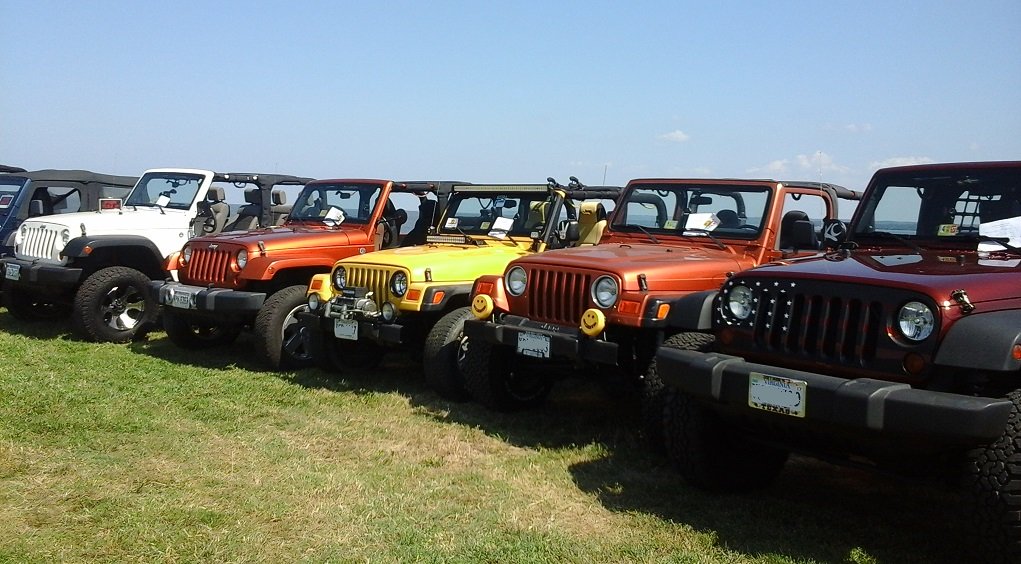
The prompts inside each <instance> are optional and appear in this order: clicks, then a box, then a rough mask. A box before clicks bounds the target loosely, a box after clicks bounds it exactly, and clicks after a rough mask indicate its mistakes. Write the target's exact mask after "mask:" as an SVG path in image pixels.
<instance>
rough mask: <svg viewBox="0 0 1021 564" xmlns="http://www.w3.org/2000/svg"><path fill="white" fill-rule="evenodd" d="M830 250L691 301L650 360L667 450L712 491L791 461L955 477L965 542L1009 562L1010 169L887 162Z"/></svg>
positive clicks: (1019, 211)
mask: <svg viewBox="0 0 1021 564" xmlns="http://www.w3.org/2000/svg"><path fill="white" fill-rule="evenodd" d="M824 232H825V234H826V236H827V242H828V244H829V246H830V247H832V250H831V251H830V252H827V253H825V254H823V255H819V256H816V257H811V258H805V259H800V260H792V261H785V262H783V263H782V264H771V265H765V266H760V267H758V268H754V269H751V270H747V271H744V272H740V273H738V274H735V275H734V276H731V277H730V278H729V279H728V280H727V282H726V284H724V286H723V287H722V289H720V290H719V291H718V292H714V293H705V294H701V295H693V296H690V297H689V298H688V300H689V302H690V303H688V304H687V305H686V307H685V308H684V309H685V311H688V312H690V313H691V314H692V316H691V317H690V318H688V319H683V320H682V319H678V320H677V321H678V324H677V329H679V330H684V329H697V330H711V334H712V335H714V336H715V340H713V339H711V338H709V339H704V338H703V339H689V340H687V341H686V342H685V343H683V344H673V343H668V344H666V345H664V347H663V348H661V349H660V351H659V353H658V355H657V360H656V368H657V370H658V373H659V375H660V376H661V377H662V378H663V380H664V381H665V382H666V384H667V385H668V386H669V387H670V388H671V391H670V393H669V395H670V399H669V400H668V401H667V402H666V404H667V405H666V409H665V412H664V418H665V423H666V444H667V448H668V451H669V452H670V454H671V457H672V458H673V459H674V461H675V462H676V465H677V467H678V468H679V469H680V472H681V474H682V476H683V477H684V478H685V479H686V480H687V481H688V482H690V483H691V484H693V485H695V486H698V487H703V488H707V489H713V490H745V489H752V488H758V487H764V486H767V485H768V484H770V483H771V482H772V481H773V479H774V478H775V477H776V476H777V474H779V472H780V471H781V469H782V467H783V465H784V462H785V461H786V459H787V453H788V452H789V451H791V450H794V449H796V450H798V451H802V452H806V451H807V452H810V453H815V454H817V455H819V456H822V457H825V458H826V459H827V460H846V461H848V462H854V463H855V464H856V465H860V464H861V463H862V462H863V461H867V462H869V463H871V464H873V465H875V466H876V467H878V468H883V469H887V470H891V469H893V470H899V471H907V472H910V473H911V474H912V475H919V474H923V475H926V474H927V475H935V476H936V477H939V478H942V479H944V480H946V479H948V478H949V479H951V480H953V481H956V482H957V483H958V484H960V485H961V486H962V487H963V489H964V492H965V493H966V495H965V499H966V500H967V505H968V507H967V510H968V522H969V525H973V526H974V530H975V531H976V532H977V533H978V536H979V538H981V539H982V540H981V541H980V545H979V546H978V547H977V548H979V549H980V550H982V551H983V552H986V553H988V554H987V555H988V556H991V557H994V558H996V559H1000V558H1004V557H1006V558H1009V559H1011V560H1012V561H1016V560H1017V559H1018V558H1021V249H1019V248H1018V247H1019V246H1021V162H998V163H960V164H942V165H922V166H911V167H900V168H889V169H883V170H880V171H878V172H877V173H876V174H875V176H874V177H873V179H872V182H871V183H870V184H869V187H868V190H867V191H866V193H865V195H864V197H863V199H862V203H861V206H860V207H859V208H858V210H857V212H856V213H855V215H854V218H853V219H852V221H851V223H850V226H849V227H845V226H844V225H843V224H841V223H839V222H831V223H828V224H827V225H826V226H825V231H824Z"/></svg>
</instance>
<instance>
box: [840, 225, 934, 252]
mask: <svg viewBox="0 0 1021 564" xmlns="http://www.w3.org/2000/svg"><path fill="white" fill-rule="evenodd" d="M856 235H858V236H862V237H869V236H871V235H878V236H879V237H881V238H885V239H893V240H894V241H897V242H898V243H904V244H905V245H907V246H909V247H911V248H912V249H913V250H914V251H915V253H917V254H922V248H921V247H919V246H918V245H916V244H915V243H914V241H911V240H910V239H907V238H905V237H901V236H900V235H897V234H896V233H890V232H889V231H868V232H865V233H856Z"/></svg>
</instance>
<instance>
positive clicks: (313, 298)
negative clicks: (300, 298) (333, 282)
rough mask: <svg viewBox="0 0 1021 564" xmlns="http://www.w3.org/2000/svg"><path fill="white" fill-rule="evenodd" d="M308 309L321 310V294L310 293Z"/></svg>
mask: <svg viewBox="0 0 1021 564" xmlns="http://www.w3.org/2000/svg"><path fill="white" fill-rule="evenodd" d="M308 310H309V311H318V310H319V294H309V295H308Z"/></svg>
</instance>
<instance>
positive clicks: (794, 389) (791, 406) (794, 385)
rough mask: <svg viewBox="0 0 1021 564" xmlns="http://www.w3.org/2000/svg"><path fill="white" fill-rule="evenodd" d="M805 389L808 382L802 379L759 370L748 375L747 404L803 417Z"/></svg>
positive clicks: (806, 389) (782, 413)
mask: <svg viewBox="0 0 1021 564" xmlns="http://www.w3.org/2000/svg"><path fill="white" fill-rule="evenodd" d="M807 391H808V383H807V382H805V381H804V380H793V379H791V378H781V377H780V376H770V375H769V374H762V373H760V372H752V373H751V374H749V375H748V405H749V406H751V407H754V408H755V409H762V410H765V411H771V412H773V413H779V414H781V415H790V416H791V417H804V416H805V396H806V392H807Z"/></svg>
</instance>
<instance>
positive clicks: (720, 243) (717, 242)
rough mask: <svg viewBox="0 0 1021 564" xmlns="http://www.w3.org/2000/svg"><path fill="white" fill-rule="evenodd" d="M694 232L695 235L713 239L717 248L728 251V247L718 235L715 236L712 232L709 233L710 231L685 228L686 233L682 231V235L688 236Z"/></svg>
mask: <svg viewBox="0 0 1021 564" xmlns="http://www.w3.org/2000/svg"><path fill="white" fill-rule="evenodd" d="M692 232H694V233H702V234H704V235H705V236H706V237H709V238H710V239H712V241H713V243H716V246H717V247H719V248H720V249H723V250H726V249H727V246H726V245H724V244H723V242H722V241H720V240H719V239H717V238H716V235H713V234H712V232H711V231H709V230H708V229H698V228H694V227H689V228H685V229H684V231H682V232H681V233H683V234H688V233H692Z"/></svg>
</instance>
